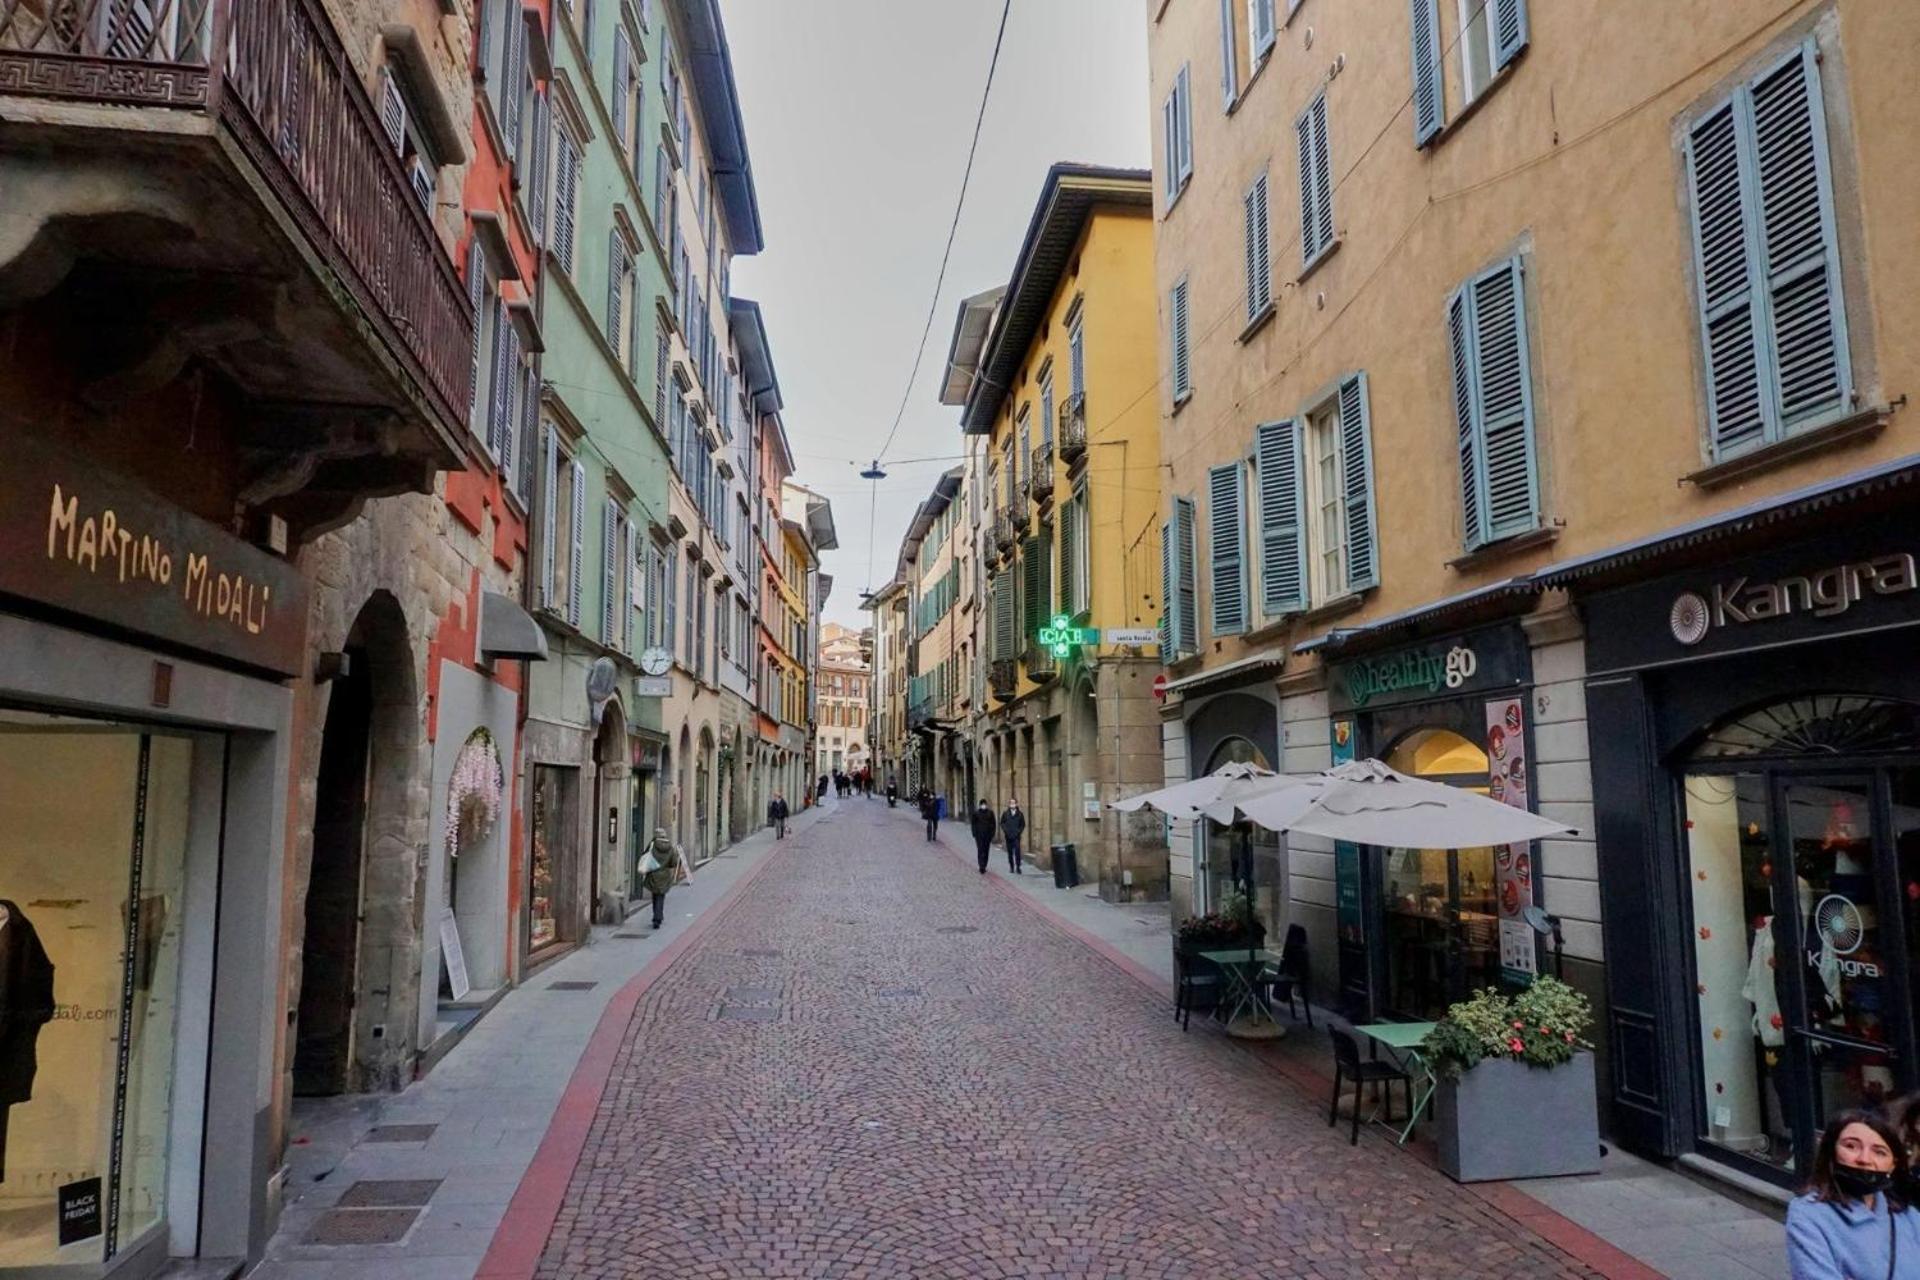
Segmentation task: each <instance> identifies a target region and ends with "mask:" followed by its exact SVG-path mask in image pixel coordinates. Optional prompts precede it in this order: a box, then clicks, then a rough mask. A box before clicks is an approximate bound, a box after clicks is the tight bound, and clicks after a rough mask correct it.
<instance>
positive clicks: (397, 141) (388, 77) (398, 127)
mask: <svg viewBox="0 0 1920 1280" xmlns="http://www.w3.org/2000/svg"><path fill="white" fill-rule="evenodd" d="M515 101H516V102H517V101H518V99H517V98H516V99H515ZM380 126H381V128H382V129H384V130H385V131H386V135H387V141H388V142H390V143H392V144H393V149H394V151H395V152H396V153H398V155H399V156H400V164H401V167H403V168H404V169H405V170H406V172H407V186H408V188H409V189H410V190H411V191H412V192H413V195H414V198H415V199H416V200H418V201H419V202H420V207H421V208H422V209H425V210H426V211H427V215H428V216H429V217H431V216H432V215H433V196H434V191H435V189H436V188H437V187H438V185H439V182H440V166H439V164H438V162H436V161H435V159H434V156H433V151H432V150H431V148H430V147H429V146H428V144H427V140H426V135H425V133H424V132H422V130H421V129H420V126H419V117H418V115H417V114H416V113H415V112H414V110H413V109H412V106H411V104H410V103H409V102H408V95H407V90H406V86H405V84H404V82H403V77H402V73H401V71H400V68H399V66H398V64H396V63H395V62H393V61H392V60H391V59H389V60H388V62H387V65H386V66H385V67H384V68H382V69H381V72H380Z"/></svg>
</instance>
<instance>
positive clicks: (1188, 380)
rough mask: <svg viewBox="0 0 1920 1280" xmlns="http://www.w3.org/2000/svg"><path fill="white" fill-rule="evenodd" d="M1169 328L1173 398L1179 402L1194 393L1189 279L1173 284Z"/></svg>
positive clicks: (1182, 278)
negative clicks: (1189, 335) (1190, 359)
mask: <svg viewBox="0 0 1920 1280" xmlns="http://www.w3.org/2000/svg"><path fill="white" fill-rule="evenodd" d="M1167 317H1168V319H1167V328H1168V330H1169V333H1170V335H1171V339H1172V346H1173V351H1172V363H1173V398H1174V402H1175V403H1178V402H1180V401H1182V400H1185V399H1186V398H1187V397H1188V396H1189V395H1192V394H1193V370H1192V367H1191V365H1190V364H1189V362H1188V361H1189V356H1188V351H1187V280H1186V277H1185V276H1182V277H1181V278H1180V281H1179V283H1177V284H1175V285H1174V286H1173V292H1172V293H1171V294H1169V295H1168V298H1167Z"/></svg>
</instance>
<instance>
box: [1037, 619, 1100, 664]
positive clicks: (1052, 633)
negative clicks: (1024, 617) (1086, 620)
mask: <svg viewBox="0 0 1920 1280" xmlns="http://www.w3.org/2000/svg"><path fill="white" fill-rule="evenodd" d="M1072 621H1073V619H1071V618H1069V617H1068V616H1067V615H1066V614H1064V613H1061V614H1055V615H1054V619H1053V625H1052V626H1050V627H1042V628H1040V643H1041V644H1043V645H1045V646H1047V648H1048V649H1050V650H1052V652H1053V656H1054V657H1056V658H1064V657H1067V656H1068V655H1069V654H1071V653H1072V652H1073V651H1074V650H1075V649H1077V648H1079V647H1080V646H1081V645H1083V644H1099V643H1100V629H1099V628H1098V627H1076V626H1072V625H1070V624H1071V623H1072Z"/></svg>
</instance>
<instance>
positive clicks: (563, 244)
mask: <svg viewBox="0 0 1920 1280" xmlns="http://www.w3.org/2000/svg"><path fill="white" fill-rule="evenodd" d="M579 203H580V149H579V147H578V145H577V144H576V143H575V142H574V140H573V135H572V134H571V133H569V132H568V131H567V129H566V128H565V127H564V126H558V127H556V128H555V129H554V133H553V256H554V260H555V261H556V262H558V263H559V265H560V269H561V270H562V271H564V272H566V273H567V274H568V275H572V274H573V234H574V227H575V226H576V224H577V223H578V220H579Z"/></svg>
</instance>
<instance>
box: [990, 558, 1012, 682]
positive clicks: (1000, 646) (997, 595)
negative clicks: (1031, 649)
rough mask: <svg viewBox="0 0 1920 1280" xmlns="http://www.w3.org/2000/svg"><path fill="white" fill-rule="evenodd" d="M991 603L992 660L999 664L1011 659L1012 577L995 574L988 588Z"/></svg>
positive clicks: (1007, 574)
mask: <svg viewBox="0 0 1920 1280" xmlns="http://www.w3.org/2000/svg"><path fill="white" fill-rule="evenodd" d="M990 593H991V595H992V601H993V658H992V660H993V661H995V662H1001V661H1004V660H1006V659H1009V658H1012V657H1013V654H1014V649H1013V643H1014V641H1013V634H1014V629H1013V575H1012V574H1011V573H1005V572H1002V573H997V574H995V575H994V576H993V583H992V586H991V588H990Z"/></svg>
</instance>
